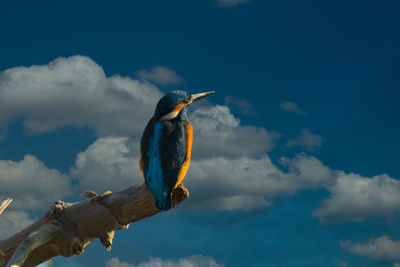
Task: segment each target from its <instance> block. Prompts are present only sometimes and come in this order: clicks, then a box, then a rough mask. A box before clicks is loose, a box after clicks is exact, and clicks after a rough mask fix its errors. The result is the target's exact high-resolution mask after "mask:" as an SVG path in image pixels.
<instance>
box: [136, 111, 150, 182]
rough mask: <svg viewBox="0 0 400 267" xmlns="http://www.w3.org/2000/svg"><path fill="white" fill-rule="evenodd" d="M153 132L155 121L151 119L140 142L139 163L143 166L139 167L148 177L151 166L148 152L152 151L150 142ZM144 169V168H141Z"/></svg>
mask: <svg viewBox="0 0 400 267" xmlns="http://www.w3.org/2000/svg"><path fill="white" fill-rule="evenodd" d="M153 131H154V122H153V119H150V121H149V122H148V123H147V125H146V128H145V129H144V132H143V135H142V139H141V140H140V153H141V155H140V158H139V161H141V165H139V162H138V165H139V170H140V171H141V172H143V176H144V177H146V173H147V168H148V166H149V159H150V158H149V155H148V151H149V149H150V141H151V137H152V136H153ZM140 167H142V168H140Z"/></svg>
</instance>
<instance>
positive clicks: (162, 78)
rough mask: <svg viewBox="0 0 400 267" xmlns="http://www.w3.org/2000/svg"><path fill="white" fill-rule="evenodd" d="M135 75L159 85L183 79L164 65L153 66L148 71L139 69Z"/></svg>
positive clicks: (179, 81) (181, 81)
mask: <svg viewBox="0 0 400 267" xmlns="http://www.w3.org/2000/svg"><path fill="white" fill-rule="evenodd" d="M136 75H137V76H138V77H139V78H140V79H142V80H144V81H150V82H154V83H156V84H159V85H169V84H181V83H184V82H185V81H184V80H183V79H182V78H181V77H180V76H179V75H178V74H176V72H175V71H174V70H172V69H170V68H168V67H165V66H155V67H153V68H152V69H151V70H150V71H147V70H139V71H138V72H136Z"/></svg>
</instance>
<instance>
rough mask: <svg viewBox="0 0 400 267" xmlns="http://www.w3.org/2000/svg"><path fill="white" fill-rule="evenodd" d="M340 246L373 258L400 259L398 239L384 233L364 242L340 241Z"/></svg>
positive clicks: (399, 242)
mask: <svg viewBox="0 0 400 267" xmlns="http://www.w3.org/2000/svg"><path fill="white" fill-rule="evenodd" d="M340 246H341V247H342V248H343V249H345V250H348V251H350V252H351V253H354V254H358V255H362V256H366V257H369V258H373V259H380V260H400V241H395V240H392V239H391V238H390V237H389V236H386V235H383V236H381V237H378V238H372V239H370V240H368V241H367V242H365V243H352V242H350V241H344V242H343V241H340ZM395 266H396V264H395Z"/></svg>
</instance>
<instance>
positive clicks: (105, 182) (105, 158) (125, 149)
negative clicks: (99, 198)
mask: <svg viewBox="0 0 400 267" xmlns="http://www.w3.org/2000/svg"><path fill="white" fill-rule="evenodd" d="M139 142H140V141H139V140H131V139H129V138H127V137H102V138H99V139H97V140H96V141H95V142H94V143H93V144H92V145H90V146H89V147H88V149H86V150H85V151H83V152H80V153H79V154H78V155H77V157H76V161H75V166H74V167H73V168H72V169H71V176H73V177H75V178H78V179H79V184H80V187H81V188H82V189H84V190H95V191H98V193H101V192H104V191H105V190H116V189H121V188H123V187H126V186H128V185H130V184H134V183H137V182H141V181H143V178H141V177H140V174H139V171H138V167H137V164H136V162H137V160H138V156H139Z"/></svg>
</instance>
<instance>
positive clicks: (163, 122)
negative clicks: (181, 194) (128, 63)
mask: <svg viewBox="0 0 400 267" xmlns="http://www.w3.org/2000/svg"><path fill="white" fill-rule="evenodd" d="M213 93H214V92H204V93H199V94H192V95H190V96H189V95H188V94H187V93H186V92H185V91H179V90H176V91H171V92H169V93H167V94H166V95H164V96H163V97H162V98H161V99H160V100H159V101H158V103H157V107H156V110H155V112H154V116H153V117H152V118H151V119H150V121H149V122H148V123H147V126H146V128H145V130H144V132H143V135H142V139H141V141H140V152H141V156H140V157H139V161H138V166H139V169H140V171H141V172H142V175H143V177H144V179H145V182H146V185H147V188H148V190H149V191H150V192H151V194H152V195H153V197H154V201H155V204H156V206H157V208H158V209H159V210H168V209H170V208H171V207H172V195H171V194H172V191H173V190H174V189H175V188H176V187H177V186H178V185H179V184H181V183H182V181H183V178H184V177H185V175H186V172H187V170H188V168H189V164H190V155H191V151H192V142H193V130H192V126H191V125H190V122H189V119H188V117H187V114H186V113H187V110H188V107H189V106H190V104H192V103H193V102H194V101H197V100H199V99H202V98H204V97H206V96H208V95H210V94H213Z"/></svg>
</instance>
